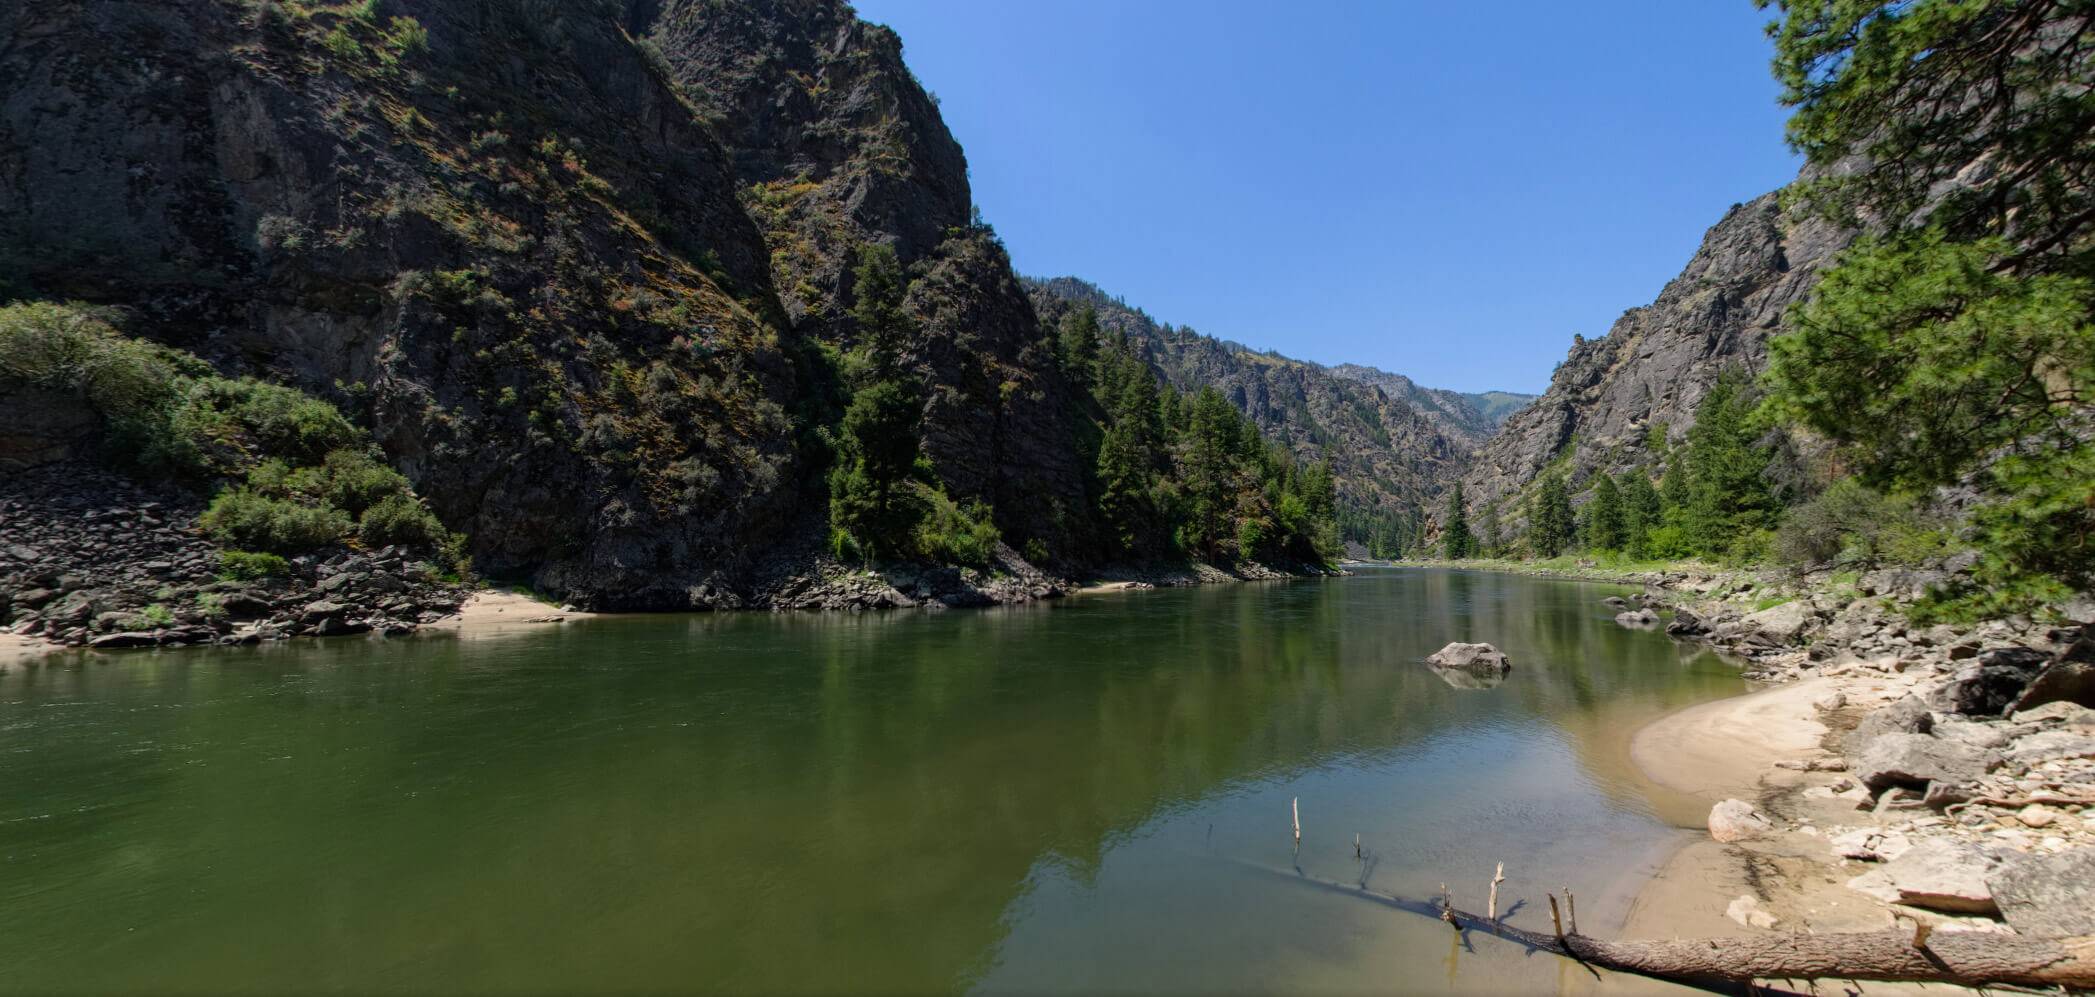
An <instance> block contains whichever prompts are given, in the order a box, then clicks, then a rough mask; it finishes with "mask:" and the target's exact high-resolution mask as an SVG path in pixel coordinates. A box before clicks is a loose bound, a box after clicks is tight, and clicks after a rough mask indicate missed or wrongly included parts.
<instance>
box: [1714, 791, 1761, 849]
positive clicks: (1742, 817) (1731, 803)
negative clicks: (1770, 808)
mask: <svg viewBox="0 0 2095 997" xmlns="http://www.w3.org/2000/svg"><path fill="white" fill-rule="evenodd" d="M1774 829H1775V822H1774V821H1772V820H1769V819H1768V815H1766V814H1764V813H1761V812H1760V811H1758V810H1755V809H1753V805H1752V804H1750V803H1747V802H1746V801H1744V800H1725V801H1724V802H1722V803H1719V804H1717V805H1716V806H1714V807H1711V808H1710V811H1709V836H1710V837H1711V838H1714V839H1716V840H1718V841H1722V842H1732V841H1743V840H1745V839H1747V838H1757V837H1759V836H1761V835H1763V834H1766V833H1768V832H1769V831H1772V830H1774Z"/></svg>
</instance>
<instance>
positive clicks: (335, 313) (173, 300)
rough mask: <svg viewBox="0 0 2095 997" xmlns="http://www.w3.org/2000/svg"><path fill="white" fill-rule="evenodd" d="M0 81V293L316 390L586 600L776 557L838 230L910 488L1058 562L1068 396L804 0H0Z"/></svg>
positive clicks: (435, 505) (832, 295) (432, 486)
mask: <svg viewBox="0 0 2095 997" xmlns="http://www.w3.org/2000/svg"><path fill="white" fill-rule="evenodd" d="M0 81H5V83H4V85H0V177H4V178H5V182H4V183H0V274H5V275H6V277H5V278H4V283H0V299H4V298H7V297H17V296H19V297H29V298H45V299H75V300H83V301H88V302H94V303H97V304H106V305H112V306H117V307H118V308H119V309H120V310H121V311H122V313H123V314H125V315H127V316H128V319H127V320H126V321H125V322H124V327H125V331H126V332H127V333H129V334H131V335H134V336H143V337H149V338H152V339H155V340H159V341H161V342H165V343H168V344H171V345H174V346H178V347H180V348H182V349H185V350H188V351H190V352H192V353H195V354H197V355H198V356H201V357H203V358H204V359H205V360H206V361H208V362H209V363H210V364H211V365H212V366H213V367H215V368H216V369H218V370H219V371H221V372H223V373H226V374H240V375H253V376H258V377H262V378H266V379H269V380H273V381H277V382H280V383H285V384H290V385H293V386H296V387H299V388H301V389H304V390H306V391H309V392H311V393H313V394H315V395H318V396H321V397H323V398H325V399H327V400H328V401H331V402H334V403H335V404H337V405H338V406H340V407H341V408H342V409H343V410H344V411H346V412H348V413H350V414H351V416H352V417H353V418H355V419H356V420H357V421H358V422H360V423H361V424H363V425H365V426H367V427H368V428H369V429H370V430H371V432H372V434H373V436H374V437H375V439H376V440H377V441H378V443H379V444H380V445H381V446H382V447H383V450H384V454H385V457H386V459H387V461H388V462H389V463H391V464H392V465H393V466H395V467H397V468H398V469H399V470H401V471H402V472H403V473H405V474H406V475H407V477H408V478H409V479H410V480H411V481H412V483H413V485H414V487H415V490H416V492H417V493H418V494H419V495H421V496H422V497H423V498H424V499H426V501H427V502H428V504H429V505H430V507H431V508H432V509H434V510H435V511H436V512H437V513H438V514H439V515H440V516H441V518H442V519H443V520H444V522H445V523H446V525H448V526H450V527H451V528H453V529H457V530H461V531H463V532H465V533H466V534H468V535H469V536H470V537H471V544H472V547H471V553H472V556H473V557H474V559H475V563H476V565H477V566H478V568H480V569H481V570H482V571H485V572H488V573H491V574H494V575H496V576H497V577H509V578H520V579H528V580H530V581H531V582H533V583H534V584H536V585H538V586H540V587H541V588H544V589H546V590H549V591H551V592H554V593H557V594H560V595H563V596H566V597H569V598H572V599H575V600H577V601H579V602H581V603H584V604H586V605H590V606H595V607H604V608H611V607H624V608H683V607H693V606H699V607H703V606H735V605H750V604H762V603H764V602H766V601H769V600H770V599H771V598H772V596H773V595H775V594H776V593H778V592H779V591H780V590H781V589H782V588H784V587H793V588H795V590H796V591H797V590H799V589H800V588H802V587H804V582H805V574H806V572H807V570H808V569H809V567H810V566H811V565H813V564H814V563H815V562H816V561H817V560H818V559H819V554H818V552H819V549H820V545H821V542H822V532H823V530H822V505H821V500H820V497H821V490H820V488H819V481H820V475H821V473H822V469H823V468H822V461H823V459H824V458H823V456H822V454H823V450H822V447H821V445H820V443H819V431H820V428H821V426H822V425H824V424H825V422H826V421H829V420H833V419H834V417H835V414H836V411H835V410H836V407H837V401H836V388H835V376H836V375H835V372H834V367H833V362H832V361H830V360H828V359H827V358H826V357H825V356H824V349H825V347H827V346H830V345H834V344H838V343H841V342H848V341H849V339H850V338H851V337H852V336H853V334H854V332H855V330H854V329H853V327H852V322H851V320H850V319H849V317H848V315H847V308H848V307H849V304H850V303H851V301H852V300H853V297H852V288H851V286H850V284H851V276H850V274H851V271H850V267H849V261H850V259H851V257H852V254H853V252H854V251H855V250H856V248H857V247H858V246H859V245H860V244H862V243H866V242H879V243H885V244H888V245H892V246H893V247H894V248H895V249H896V251H897V253H898V255H899V256H900V258H901V260H902V262H903V263H905V264H906V265H907V266H908V267H909V276H910V277H911V278H913V280H912V282H911V285H910V286H911V291H910V298H909V301H908V303H907V307H908V309H909V311H910V312H911V314H912V315H913V316H914V317H915V319H916V324H917V326H918V328H919V330H920V332H919V335H918V337H917V339H916V341H915V342H914V343H912V344H910V346H909V349H908V356H907V358H906V359H907V362H908V364H909V365H910V368H911V369H912V370H913V371H914V372H915V373H917V374H918V375H919V376H920V377H921V378H922V380H923V381H924V383H925V384H926V386H927V388H928V389H929V390H928V391H927V398H928V402H927V406H926V410H925V413H924V419H923V441H922V442H923V447H924V451H925V453H926V455H927V456H928V457H929V459H930V461H931V463H932V465H933V466H934V467H935V469H936V474H937V476H938V477H939V479H940V480H941V482H942V485H943V487H944V488H945V489H947V490H948V491H949V492H950V493H951V494H952V495H953V496H954V497H955V498H956V499H958V500H963V501H966V500H974V499H981V500H983V501H986V502H988V503H990V504H991V505H992V506H993V507H994V509H995V515H996V519H997V525H998V526H999V527H1000V528H1001V529H1002V531H1003V534H1004V536H1005V538H1006V540H1008V541H1009V542H1010V544H1011V545H1012V546H1013V547H1014V548H1016V547H1019V546H1021V545H1024V544H1027V543H1029V542H1037V544H1038V545H1039V546H1038V547H1035V548H1033V549H1046V550H1048V551H1050V552H1051V553H1052V554H1053V555H1055V556H1056V557H1057V558H1058V559H1061V560H1063V561H1065V562H1066V563H1081V561H1082V560H1083V557H1084V550H1083V549H1082V543H1083V541H1082V538H1081V537H1079V536H1077V535H1075V533H1074V532H1073V531H1072V528H1071V526H1070V522H1071V520H1072V518H1077V517H1075V516H1074V514H1075V513H1076V512H1077V511H1079V510H1081V502H1082V501H1083V497H1084V495H1085V491H1084V487H1085V475H1086V473H1087V471H1088V469H1087V468H1085V467H1082V466H1081V462H1080V460H1079V459H1078V457H1077V449H1076V447H1075V446H1074V444H1073V442H1072V441H1073V439H1074V437H1075V435H1076V434H1075V431H1074V430H1075V427H1074V425H1073V423H1072V420H1074V419H1079V418H1082V417H1083V416H1082V415H1081V413H1082V411H1083V410H1082V407H1081V406H1080V405H1077V404H1074V403H1073V400H1072V399H1073V396H1072V393H1071V391H1070V389H1069V388H1068V386H1067V385H1065V384H1064V383H1063V382H1062V380H1061V379H1060V377H1059V376H1058V375H1057V373H1056V370H1055V367H1054V365H1053V363H1052V358H1051V357H1050V356H1049V355H1047V354H1046V353H1044V352H1042V351H1041V350H1040V349H1039V348H1038V340H1039V338H1040V329H1039V325H1038V322H1037V320H1036V318H1035V316H1034V314H1033V311H1032V308H1031V306H1030V304H1029V302H1028V301H1027V298H1026V295H1025V294H1024V292H1023V290H1022V289H1021V288H1020V286H1019V285H1018V283H1017V281H1016V279H1015V278H1014V277H1013V275H1012V274H1011V271H1010V267H1009V264H1008V262H1007V260H1006V257H1005V255H1004V252H1003V250H1002V247H1001V246H1000V245H999V244H998V243H997V242H996V240H995V238H994V237H993V235H991V233H989V232H988V230H987V229H985V228H983V227H981V226H979V225H977V224H974V223H973V222H972V221H971V204H970V197H969V193H968V187H967V176H966V163H965V160H964V159H963V158H962V156H961V153H960V149H959V147H958V145H957V144H956V143H954V141H953V139H952V137H951V136H950V134H948V132H947V131H946V129H945V126H944V125H943V123H942V122H941V121H940V120H939V117H938V113H937V109H936V107H935V105H934V104H933V103H932V102H931V100H930V98H929V97H928V95H927V94H925V93H924V91H923V89H922V88H921V87H920V86H918V85H917V83H916V82H915V80H914V78H913V77H912V76H911V75H910V74H909V71H908V69H907V68H906V67H905V66H904V65H903V63H902V61H901V46H900V42H899V41H898V40H897V39H896V37H895V36H894V34H893V33H892V32H890V31H888V30H886V29H884V28H880V27H878V26H874V25H869V24H866V23H864V22H861V21H858V20H857V19H856V18H855V17H854V16H853V15H852V14H851V12H850V9H849V8H848V6H846V5H845V4H843V3H840V2H836V0H727V2H717V0H706V2H683V0H660V2H652V0H636V2H633V3H630V4H614V3H601V2H583V3H554V2H549V0H480V2H472V3H458V2H451V0H370V2H358V3H323V2H318V0H262V2H257V3H229V2H221V0H180V2H167V3H136V2H129V0H79V2H67V3H50V4H17V5H10V6H8V7H7V8H5V9H4V10H0ZM1036 587H1037V586H1036Z"/></svg>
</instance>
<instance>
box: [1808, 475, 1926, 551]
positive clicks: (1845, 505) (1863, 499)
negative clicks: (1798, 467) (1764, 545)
mask: <svg viewBox="0 0 2095 997" xmlns="http://www.w3.org/2000/svg"><path fill="white" fill-rule="evenodd" d="M1946 540H1947V537H1946V536H1945V535H1944V534H1943V532H1942V531H1941V530H1940V529H1938V528H1937V527H1936V525H1935V523H1934V522H1933V521H1931V520H1929V519H1928V518H1927V517H1926V516H1924V515H1923V514H1922V513H1921V511H1920V507H1919V505H1918V504H1917V503H1915V502H1914V501H1913V500H1912V499H1910V498H1906V497H1903V496H1891V495H1883V494H1880V493H1878V492H1876V491H1873V490H1871V489H1870V488H1868V487H1867V486H1865V485H1863V484H1862V483H1861V482H1860V481H1857V480H1856V479H1854V478H1842V479H1841V480H1839V481H1836V482H1834V483H1833V484H1832V486H1830V487H1828V488H1827V489H1826V490H1825V491H1823V492H1820V493H1819V494H1818V496H1817V497H1816V498H1813V499H1812V500H1811V501H1809V502H1806V503H1804V504H1803V505H1800V506H1797V507H1796V508H1793V509H1791V510H1789V511H1788V513H1786V514H1785V515H1784V516H1783V518H1782V525H1781V526H1780V527H1778V528H1777V529H1776V531H1775V538H1774V543H1773V545H1772V551H1773V554H1774V556H1775V558H1776V559H1777V560H1779V561H1781V562H1783V563H1785V564H1790V565H1795V566H1798V567H1816V566H1818V565H1826V564H1830V565H1835V566H1841V567H1847V566H1859V567H1865V568H1867V567H1874V566H1876V565H1879V564H1884V563H1893V564H1916V563H1919V562H1921V561H1924V560H1927V559H1928V558H1930V557H1933V556H1935V555H1936V554H1938V553H1940V552H1941V550H1942V549H1943V547H1944V546H1945V545H1946Z"/></svg>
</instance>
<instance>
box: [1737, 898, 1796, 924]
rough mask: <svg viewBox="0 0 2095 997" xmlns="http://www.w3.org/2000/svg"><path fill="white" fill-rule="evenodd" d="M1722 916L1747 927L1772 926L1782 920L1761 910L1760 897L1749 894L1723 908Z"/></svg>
mask: <svg viewBox="0 0 2095 997" xmlns="http://www.w3.org/2000/svg"><path fill="white" fill-rule="evenodd" d="M1724 916H1725V917H1728V918H1731V919H1732V920H1734V921H1737V922H1738V923H1740V924H1743V925H1745V926H1746V927H1749V928H1772V927H1774V926H1776V925H1778V924H1781V923H1782V921H1781V919H1780V918H1777V917H1776V916H1775V915H1773V914H1771V913H1769V912H1767V911H1765V910H1762V909H1761V906H1760V898H1758V897H1755V896H1752V895H1751V894H1748V895H1745V896H1741V897H1739V898H1738V899H1737V900H1733V901H1732V902H1731V906H1729V907H1726V908H1724Z"/></svg>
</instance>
